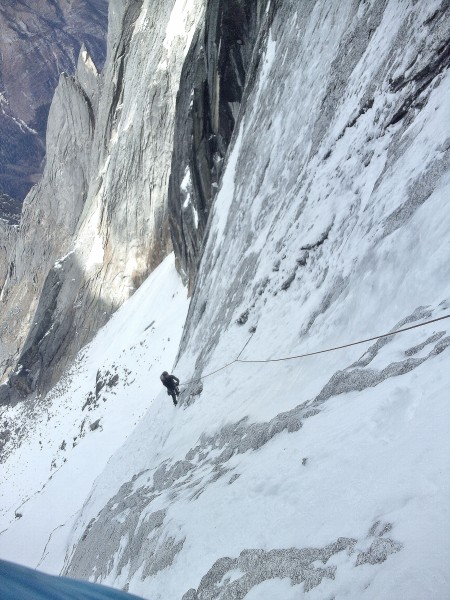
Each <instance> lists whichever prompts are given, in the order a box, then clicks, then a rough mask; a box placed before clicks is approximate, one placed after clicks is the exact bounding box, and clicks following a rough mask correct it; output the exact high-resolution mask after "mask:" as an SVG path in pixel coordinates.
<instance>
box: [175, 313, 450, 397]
mask: <svg viewBox="0 0 450 600" xmlns="http://www.w3.org/2000/svg"><path fill="white" fill-rule="evenodd" d="M449 318H450V314H448V315H444V316H443V317H437V318H436V319H430V320H429V321H424V322H423V323H416V325H410V326H409V327H402V328H401V329H396V330H394V331H390V332H389V333H382V334H381V335H375V336H374V337H370V338H366V339H364V340H358V341H357V342H351V343H349V344H343V345H342V346H334V347H333V348H325V349H324V350H316V351H315V352H307V353H305V354H296V355H295V356H283V357H280V358H267V359H261V360H250V359H247V360H246V359H241V358H240V356H241V354H242V353H243V352H244V350H245V348H246V347H247V346H248V344H249V342H250V340H251V339H252V337H253V335H254V333H255V332H253V333H252V334H251V336H250V337H249V339H248V340H247V341H246V343H245V344H244V346H243V348H242V350H241V351H240V352H239V354H238V355H237V357H236V358H235V359H234V360H232V361H231V362H229V363H227V364H226V365H224V366H223V367H220V368H219V369H216V370H215V371H211V373H207V374H206V375H202V377H199V378H198V379H192V380H191V381H186V382H183V383H180V385H189V384H191V383H197V382H198V381H202V380H203V379H206V378H207V377H211V375H215V374H216V373H218V372H219V371H223V370H224V369H226V368H228V367H230V366H231V365H233V364H234V363H237V362H240V363H270V362H281V361H285V360H294V359H297V358H306V357H307V356H315V355H316V354H325V353H326V352H334V351H335V350H341V349H342V348H350V346H357V345H359V344H365V343H366V342H373V341H374V340H379V339H381V338H385V337H389V336H391V335H395V334H396V333H402V332H404V331H410V330H411V329H418V328H419V327H424V326H425V325H430V324H431V323H437V322H438V321H443V320H444V319H449Z"/></svg>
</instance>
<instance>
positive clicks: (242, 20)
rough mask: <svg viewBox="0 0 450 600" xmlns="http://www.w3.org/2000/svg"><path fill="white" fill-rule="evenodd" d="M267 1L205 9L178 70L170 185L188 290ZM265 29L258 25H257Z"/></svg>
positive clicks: (244, 0) (239, 0) (242, 0)
mask: <svg viewBox="0 0 450 600" xmlns="http://www.w3.org/2000/svg"><path fill="white" fill-rule="evenodd" d="M269 4H270V3H268V2H267V0H262V1H261V0H258V1H257V2H251V1H248V0H233V1H232V2H224V1H221V0H215V1H211V2H209V3H208V7H207V10H206V13H205V19H204V22H203V24H202V27H201V29H199V30H198V32H197V34H196V36H195V38H194V40H193V43H192V46H191V48H190V50H189V54H188V56H187V57H186V61H185V63H184V67H183V73H182V78H181V85H180V90H179V93H178V100H177V116H176V125H175V139H174V147H173V158H172V169H171V174H170V186H169V210H170V224H171V233H172V240H173V244H174V249H175V253H176V256H177V263H178V269H179V271H180V273H181V275H182V277H183V279H184V281H186V282H188V283H189V288H190V289H192V286H193V282H194V279H195V275H196V272H197V262H198V259H199V255H200V252H201V248H202V244H203V239H204V233H205V229H206V224H207V221H208V215H209V210H210V207H211V204H212V202H213V199H214V197H215V194H216V192H217V189H218V184H219V181H220V176H221V173H222V166H223V161H224V158H225V155H226V152H227V149H228V145H229V143H230V140H231V136H232V134H233V130H234V126H235V122H236V119H237V116H238V114H239V108H240V104H241V101H242V96H243V94H244V90H245V88H246V85H247V83H248V82H249V81H251V77H250V74H251V72H254V71H255V69H256V68H257V65H258V60H259V56H260V52H261V40H262V39H263V38H264V35H262V32H267V30H268V23H269V22H270V19H271V18H272V14H273V6H274V5H272V8H271V10H270V11H269V10H267V8H268V6H269ZM263 22H264V25H263V26H262V24H263Z"/></svg>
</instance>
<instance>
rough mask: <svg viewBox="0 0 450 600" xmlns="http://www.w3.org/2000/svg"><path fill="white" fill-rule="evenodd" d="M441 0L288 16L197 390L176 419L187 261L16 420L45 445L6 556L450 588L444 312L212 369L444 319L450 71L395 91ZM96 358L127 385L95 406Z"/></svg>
mask: <svg viewBox="0 0 450 600" xmlns="http://www.w3.org/2000/svg"><path fill="white" fill-rule="evenodd" d="M293 4H296V3H293ZM439 4H440V3H438V2H430V3H428V2H426V3H415V4H414V3H412V2H396V1H395V2H394V1H391V2H385V3H384V2H372V3H370V2H363V3H360V4H359V6H358V8H357V9H356V8H355V6H354V3H352V2H350V1H343V2H339V3H338V2H336V3H330V2H325V1H323V2H316V3H315V4H313V3H310V4H308V9H306V8H305V9H304V10H303V11H299V12H298V13H297V12H296V11H295V10H294V8H293V7H292V6H291V4H290V3H284V4H283V6H284V7H285V9H284V10H283V11H282V12H281V13H280V15H279V16H278V17H277V18H276V19H275V21H274V24H273V27H272V31H271V32H270V33H268V40H267V44H268V51H267V54H266V57H262V60H261V70H260V77H259V80H258V81H257V82H256V84H255V87H254V89H253V91H252V93H251V94H250V95H249V97H248V98H247V101H246V105H245V106H244V107H243V112H242V113H241V118H240V120H239V123H238V130H237V131H236V134H235V137H234V145H233V148H232V149H231V152H230V154H229V156H228V163H227V168H226V170H225V172H224V176H223V180H222V184H221V189H220V192H219V195H218V198H217V199H216V202H215V205H214V208H213V211H212V218H211V222H210V229H209V237H208V241H207V244H206V247H205V251H204V255H203V258H202V263H201V266H200V270H199V274H198V279H197V283H196V287H195V290H194V295H193V298H192V301H191V305H190V309H189V314H188V318H187V320H186V325H185V328H184V333H183V337H182V340H181V346H180V351H179V356H178V359H177V363H176V364H175V367H174V372H175V374H176V375H178V376H179V377H180V379H181V380H182V382H191V381H192V380H193V383H189V384H188V385H186V386H183V394H182V397H181V402H180V405H179V406H178V407H177V408H176V409H175V408H174V407H173V406H172V405H171V402H170V400H169V399H168V398H167V396H166V395H165V394H164V392H163V391H160V387H159V386H160V384H159V380H158V375H159V371H160V370H161V369H162V367H163V366H164V368H167V369H169V368H170V366H171V361H172V359H173V358H174V357H175V353H176V352H177V350H178V343H179V339H180V335H181V325H182V322H183V319H184V317H185V315H186V310H187V306H186V300H185V298H184V291H183V290H182V288H181V287H180V284H179V283H178V281H177V279H176V276H175V275H174V273H173V267H172V266H171V262H170V260H169V261H168V262H166V263H165V264H164V265H163V266H162V267H161V269H159V270H158V271H157V272H156V273H155V274H154V275H153V276H152V278H151V280H149V281H147V282H146V283H145V284H144V285H143V286H142V288H141V289H139V291H138V292H137V293H136V294H135V295H134V296H133V297H132V299H131V300H130V301H129V302H128V303H127V304H126V305H125V306H124V307H123V308H122V309H121V311H120V312H119V313H118V314H117V315H115V317H114V318H113V319H112V320H111V322H110V323H109V324H108V326H107V327H106V328H105V329H104V330H103V331H102V332H100V333H99V335H98V337H97V338H96V340H94V342H93V344H92V345H91V346H90V347H89V348H88V349H87V351H86V352H85V353H84V357H80V359H79V361H78V362H77V365H75V367H74V370H73V373H72V375H71V376H70V377H68V378H67V379H66V382H63V383H62V384H61V385H60V387H59V388H57V389H56V390H55V391H54V392H53V395H52V396H51V397H50V398H47V399H46V400H45V401H41V403H37V405H36V408H35V411H36V412H35V415H36V417H35V424H34V426H33V427H32V425H31V424H30V422H29V420H28V417H27V416H26V415H25V414H24V411H25V408H24V407H21V406H18V407H16V408H14V409H10V410H8V411H5V415H4V417H3V418H7V419H8V422H9V423H11V425H10V428H11V429H14V427H15V426H16V423H17V422H20V423H23V425H22V427H23V428H24V429H26V431H22V434H23V437H24V436H26V439H27V441H26V443H25V442H24V443H23V444H22V445H21V446H19V447H18V448H17V449H15V450H11V452H12V453H11V456H10V458H9V459H8V460H7V461H6V462H5V463H4V464H3V465H2V471H3V473H2V475H3V477H5V481H6V483H4V484H3V485H2V494H3V496H2V504H4V505H5V507H6V508H7V510H5V511H4V512H3V515H2V523H3V525H2V527H1V528H0V529H2V530H4V532H3V533H2V535H0V550H1V554H2V556H4V557H5V558H8V559H12V560H18V561H20V562H25V563H27V564H29V565H32V566H37V565H38V564H39V565H40V567H42V568H44V569H47V570H49V571H51V572H59V571H60V570H61V569H62V570H63V572H64V573H65V574H69V575H71V576H76V577H82V578H86V579H91V580H92V581H97V582H101V583H105V584H109V585H113V586H115V587H119V588H125V589H127V590H129V591H130V592H133V593H136V594H139V595H142V596H143V597H145V598H149V599H150V598H151V599H152V600H160V599H161V600H162V599H164V600H181V599H183V600H231V599H235V598H240V599H241V598H245V599H246V600H273V599H274V598H282V599H283V600H291V599H293V598H300V597H305V598H308V599H309V600H331V599H332V598H333V599H335V600H344V599H352V600H360V599H364V600H380V599H391V598H392V599H397V598H401V599H404V600H423V599H425V598H426V599H427V600H442V599H443V598H446V597H448V596H449V595H450V584H449V575H448V565H449V564H450V548H449V546H450V545H449V543H448V532H449V531H450V501H449V500H450V489H449V488H450V477H449V475H450V437H449V432H448V424H449V422H450V394H449V389H450V372H449V368H448V365H449V354H450V320H446V321H441V322H439V323H435V324H432V325H428V326H425V327H423V328H420V329H415V330H412V331H408V332H405V333H402V334H397V335H395V336H392V337H389V338H383V339H382V340H379V341H377V342H373V343H368V344H366V345H364V346H356V347H352V348H346V349H343V350H340V351H338V352H334V353H330V354H326V355H319V356H313V357H309V358H307V359H303V360H301V361H286V362H277V363H262V364H258V363H256V364H255V363H248V364H240V363H235V364H233V365H232V366H230V367H229V368H227V369H224V370H222V371H220V372H218V373H216V374H215V375H212V376H210V377H206V378H205V379H203V380H202V381H201V382H200V381H198V378H200V377H202V376H204V375H206V374H208V373H210V372H212V371H214V370H216V369H218V368H220V367H221V366H223V365H224V364H226V363H229V362H230V361H233V360H234V359H235V358H236V357H237V355H238V354H239V352H240V351H241V350H242V349H243V347H244V345H245V344H246V343H247V342H248V345H247V346H246V347H245V349H244V351H243V353H242V356H241V358H242V359H243V360H245V359H268V358H276V357H280V356H289V355H293V354H300V353H306V352H311V351H315V350H320V349H322V348H326V347H330V346H335V345H340V344H345V343H348V342H353V341H356V340H359V339H363V338H367V337H371V336H374V335H377V334H381V333H384V332H387V331H389V330H391V329H396V328H398V327H401V326H402V325H409V324H415V323H420V322H423V321H426V320H428V319H432V318H436V317H439V316H443V315H445V314H448V313H449V311H450V260H449V259H450V248H449V240H450V211H449V210H448V200H447V199H448V198H449V197H450V176H449V165H450V158H449V148H450V145H449V136H448V128H446V127H445V126H443V124H444V123H448V122H450V108H449V102H448V98H449V97H450V76H449V73H448V69H447V70H445V69H444V70H442V72H441V71H439V72H437V73H435V74H434V75H433V77H432V79H431V80H430V85H428V86H425V87H424V88H423V90H422V91H421V92H420V94H419V96H420V97H419V99H418V101H417V102H416V103H415V104H414V102H415V101H414V102H413V101H412V100H411V103H410V104H408V102H409V100H408V98H409V96H408V94H410V93H412V90H413V83H414V82H413V79H411V81H409V83H408V82H407V83H405V85H404V86H403V87H402V86H401V85H400V84H398V85H399V88H398V89H394V88H395V86H394V83H393V82H394V79H395V78H396V77H397V78H398V77H400V76H404V75H405V73H406V74H411V73H412V75H411V76H413V75H414V73H416V71H420V64H421V61H422V60H424V61H425V60H431V59H430V57H429V56H428V55H427V52H432V49H431V50H430V46H428V45H427V43H428V42H429V40H430V39H431V37H430V36H428V33H427V32H428V29H427V27H429V26H430V25H426V24H427V23H433V22H435V20H436V18H437V17H436V16H434V17H433V13H434V11H435V10H436V7H437V6H438V5H439ZM305 6H306V4H305ZM286 7H287V8H286ZM432 17H433V18H432ZM439 18H440V17H439ZM430 19H431V20H430ZM422 42H423V45H422V46H420V44H421V43H422ZM418 47H420V48H421V53H418V52H417V48H418ZM312 49H313V50H312ZM343 57H344V58H343ZM412 57H415V58H416V62H414V63H412V62H411V61H412ZM415 69H416V71H415ZM337 74H339V77H340V79H339V77H338V76H337ZM402 105H404V106H407V110H406V114H405V115H404V116H403V117H402V118H400V119H398V120H396V119H395V118H394V116H395V115H396V114H397V112H398V110H399V108H400V107H401V106H402ZM393 121H394V122H393ZM173 293H174V294H175V297H174V298H173V299H172V296H171V294H173ZM155 312H156V313H157V317H156V319H155V316H154V315H153V313H155ZM163 316H164V318H165V320H164V322H163V321H162V319H163ZM153 319H155V324H154V327H155V332H154V333H153V329H152V326H151V325H150V324H151V321H152V320H153ZM146 327H149V328H148V329H146ZM167 328H169V331H168V330H167ZM255 328H256V329H255ZM168 337H170V342H169V341H168V340H167V338H168ZM153 340H154V341H153ZM166 340H167V345H166ZM140 342H142V343H143V347H142V349H141V347H140ZM152 344H154V346H153V345H152ZM161 347H162V348H165V350H162V348H161ZM152 348H154V351H153V350H152ZM163 352H164V353H165V354H163ZM113 365H115V367H113ZM147 365H150V368H147ZM98 368H100V370H101V374H102V376H103V375H105V374H106V373H105V372H106V371H107V370H109V374H107V376H106V381H107V382H108V381H110V379H109V378H110V377H111V376H113V375H114V374H115V373H116V372H117V373H118V374H119V383H118V385H117V386H116V387H114V386H113V385H111V386H109V384H108V383H107V384H105V387H103V388H102V390H100V392H99V397H98V398H96V396H95V378H96V372H97V369H98ZM125 369H127V370H129V371H131V373H128V371H127V370H125ZM139 386H141V387H139ZM89 392H91V395H89ZM114 394H115V395H114ZM86 402H91V403H90V404H86V407H85V409H84V411H83V410H82V406H83V404H84V403H86ZM89 409H91V410H89ZM47 414H48V415H49V420H48V421H47V420H46V419H47V416H46V415H47ZM85 417H86V421H85V425H84V426H83V428H82V432H83V433H84V432H86V435H85V437H81V439H80V435H81V434H80V430H81V424H82V422H83V419H84V418H85ZM99 418H100V421H99V426H98V427H97V428H96V429H94V430H93V431H91V430H90V426H91V425H94V424H95V422H96V421H97V419H99ZM17 436H18V437H19V438H20V436H21V433H20V432H19V434H17V435H13V436H12V439H13V440H14V439H17ZM74 437H77V440H75V441H76V442H77V445H76V446H75V447H74V448H72V440H73V438H74ZM63 440H65V441H66V449H65V450H63V449H58V447H59V446H60V445H62V442H63ZM100 440H102V441H100ZM40 441H41V442H42V450H40V444H39V442H40ZM11 443H12V442H11ZM112 452H114V454H113V455H112V456H111V458H109V457H110V455H111V453H112ZM66 456H67V463H64V458H65V457H66ZM41 457H42V458H41ZM108 459H109V460H108ZM53 460H55V468H54V469H53V472H54V475H53V478H52V479H51V480H49V479H48V477H49V474H51V473H52V470H50V464H51V462H52V461H53ZM43 464H44V465H45V468H44V467H43V466H42V465H43ZM57 469H59V470H57ZM94 480H95V481H94ZM41 488H42V491H38V490H41ZM68 489H69V490H70V494H68V493H67V490H68ZM27 498H30V499H29V500H28V501H26V502H25V503H24V501H25V500H26V499H27ZM14 511H16V512H17V513H21V515H22V516H21V517H20V518H19V517H18V518H16V519H14Z"/></svg>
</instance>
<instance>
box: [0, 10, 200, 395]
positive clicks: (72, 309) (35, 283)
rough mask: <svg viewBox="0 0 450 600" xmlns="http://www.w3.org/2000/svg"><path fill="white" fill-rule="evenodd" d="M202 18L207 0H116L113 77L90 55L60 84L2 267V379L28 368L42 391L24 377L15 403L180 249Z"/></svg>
mask: <svg viewBox="0 0 450 600" xmlns="http://www.w3.org/2000/svg"><path fill="white" fill-rule="evenodd" d="M203 12H204V3H203V2H202V1H200V0H199V1H195V2H189V3H183V2H165V1H164V2H163V1H161V2H159V3H157V5H155V3H150V2H148V1H145V2H142V1H140V0H130V1H129V2H125V3H124V2H121V1H118V0H117V1H111V2H110V3H109V32H108V50H107V58H106V63H105V68H104V71H103V73H102V75H101V76H100V75H98V74H97V71H96V68H95V66H94V64H93V62H92V60H91V59H90V58H89V55H88V53H87V51H86V49H85V48H82V50H81V52H80V58H79V61H78V68H77V73H76V75H75V77H69V76H67V75H63V76H62V77H61V80H60V84H59V86H58V89H57V91H56V94H55V98H54V101H53V104H52V108H51V110H50V118H49V126H48V137H47V147H48V154H47V164H46V169H45V172H44V175H43V178H42V181H41V182H40V183H39V185H38V186H36V187H35V188H34V189H33V190H32V192H31V193H30V194H29V195H28V197H27V199H26V202H25V205H24V210H23V215H22V221H21V225H20V229H19V231H18V234H17V237H18V239H17V243H16V244H15V248H14V251H13V252H12V254H11V255H10V258H9V260H8V261H6V263H5V261H3V262H4V263H5V264H3V265H2V268H3V275H2V277H3V279H5V278H6V282H5V284H4V286H3V290H2V305H1V312H2V347H1V348H0V354H1V356H0V360H1V365H2V368H1V371H2V373H6V372H10V371H11V370H13V371H15V369H16V368H15V365H16V364H19V365H20V373H24V374H25V378H26V380H27V382H31V383H30V384H29V385H28V383H27V385H26V386H25V387H23V386H22V387H20V390H19V389H18V388H17V390H16V387H17V385H16V383H17V378H14V377H13V378H12V379H10V380H9V383H7V385H6V387H5V386H4V387H3V396H4V397H5V396H6V397H8V398H9V399H10V400H13V399H14V398H16V399H17V398H19V397H22V396H23V395H24V389H25V390H27V392H33V391H38V392H39V391H43V390H44V389H48V388H49V387H50V386H51V385H52V384H53V383H54V382H55V381H57V380H58V378H59V376H60V375H61V373H62V371H63V370H64V368H65V367H66V366H67V365H68V364H69V363H70V360H71V359H72V358H73V356H74V355H75V354H76V352H77V351H78V350H79V348H80V347H81V346H82V345H83V344H84V343H86V342H87V341H88V340H90V339H91V338H92V337H93V335H94V334H95V332H96V331H97V330H98V328H99V327H100V326H101V325H103V324H104V323H105V322H106V321H107V319H108V317H109V316H110V314H111V313H112V312H113V311H114V310H115V309H117V308H118V307H119V306H120V305H121V304H122V303H123V302H124V301H125V300H126V299H127V298H128V297H129V296H130V295H131V294H132V293H133V292H134V290H135V289H136V288H137V287H139V285H140V284H141V283H142V281H143V280H144V279H145V278H146V276H147V275H148V274H149V273H150V272H151V271H152V269H153V268H154V267H155V266H157V265H158V264H159V263H160V261H161V260H162V259H163V258H164V257H165V256H166V255H167V254H168V252H169V251H170V250H171V248H172V244H171V240H170V233H169V222H168V210H167V193H168V192H167V191H168V182H169V175H170V167H171V160H172V148H173V132H174V120H175V107H176V96H177V91H178V87H179V82H180V77H181V70H182V66H183V63H184V59H185V55H186V54H187V51H188V49H189V47H190V45H191V41H192V37H193V35H194V33H195V31H196V29H197V26H198V24H199V23H200V20H201V18H202V15H203ZM36 224H38V226H39V227H38V228H36ZM72 251H73V254H71V255H70V257H69V258H64V257H65V255H66V254H67V253H69V252H72ZM59 259H60V260H59ZM12 265H14V267H12ZM56 271H57V273H56ZM61 272H62V273H63V274H62V273H61ZM8 273H12V274H13V276H9V275H8ZM56 281H57V283H56ZM55 286H56V287H55ZM36 310H37V311H38V313H37V314H39V315H46V319H45V321H46V324H47V326H48V327H47V329H46V331H43V330H41V327H40V325H39V323H38V321H37V320H36V318H34V320H33V323H34V324H36V323H38V324H37V325H32V321H31V320H32V318H33V314H34V312H35V311H36ZM44 338H45V343H44V341H43V340H44ZM45 357H47V358H48V359H47V358H45ZM50 364H51V365H52V366H51V369H48V368H44V365H46V366H49V365H50ZM16 391H17V393H16Z"/></svg>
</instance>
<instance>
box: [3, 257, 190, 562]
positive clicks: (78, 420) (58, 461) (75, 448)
mask: <svg viewBox="0 0 450 600" xmlns="http://www.w3.org/2000/svg"><path fill="white" fill-rule="evenodd" d="M61 264H62V268H64V266H63V265H64V262H62V263H61ZM187 306H188V301H187V299H186V290H185V289H184V288H183V286H182V285H181V282H180V280H179V277H178V275H177V274H176V272H175V269H174V260H173V255H171V256H169V257H168V258H167V259H166V260H165V261H164V263H163V264H162V265H161V266H160V267H158V269H157V270H156V271H155V272H154V273H153V274H152V275H151V277H149V279H148V280H147V281H146V282H145V283H144V284H143V285H142V287H141V288H140V289H139V290H138V291H137V292H136V293H135V295H134V296H133V297H132V298H131V299H130V301H129V302H127V304H126V305H124V306H123V307H122V308H121V309H120V310H119V311H118V312H117V313H116V314H115V315H114V317H113V318H112V319H111V320H110V322H109V323H108V324H107V325H106V326H105V327H104V328H103V329H102V330H101V331H100V332H99V334H98V335H97V336H96V337H95V339H94V340H93V341H92V343H91V344H89V345H88V346H87V347H86V348H84V350H83V351H82V352H81V353H80V355H79V356H78V358H77V361H76V363H75V365H74V366H73V368H72V369H71V370H70V371H69V373H68V374H67V375H66V376H65V377H64V378H63V379H62V381H61V382H60V383H59V384H58V385H57V386H56V387H55V388H54V389H53V390H52V391H51V392H50V394H48V396H47V397H46V398H43V399H38V400H36V402H35V403H34V405H33V406H30V405H28V404H26V403H21V404H18V405H17V406H16V407H14V408H8V409H3V413H2V423H3V425H4V427H5V429H10V430H11V440H10V442H9V444H7V445H6V453H5V454H8V453H9V456H8V458H7V459H6V460H5V461H4V462H3V464H1V465H0V468H1V477H0V479H1V481H2V485H1V488H0V494H1V496H0V503H1V507H2V511H1V517H0V518H1V521H0V523H1V524H0V531H2V534H1V535H0V552H1V556H2V557H5V558H6V557H7V558H8V560H12V561H16V562H19V563H24V564H27V565H30V566H33V567H36V566H40V567H42V568H43V569H46V570H48V571H51V572H53V573H59V571H60V570H61V568H62V565H63V562H64V555H65V552H66V544H67V537H68V533H69V532H70V528H71V525H72V524H73V523H74V522H75V520H76V518H77V515H78V512H79V510H80V508H81V507H82V505H83V503H84V502H85V500H86V498H87V497H88V495H89V493H90V490H91V488H92V485H93V482H94V480H95V478H96V477H97V476H98V475H99V474H100V473H101V472H102V470H103V469H104V467H105V465H106V464H107V462H108V460H109V458H110V456H111V454H112V453H113V452H114V451H115V450H116V449H117V448H119V447H120V446H121V445H122V444H123V443H124V441H125V440H126V439H127V437H128V436H129V435H130V432H131V431H133V429H134V428H135V426H136V424H137V423H138V422H139V421H140V419H141V418H142V416H143V415H144V414H145V413H146V411H147V410H148V407H149V406H150V405H151V404H152V403H153V402H155V401H157V402H158V403H160V404H161V405H163V406H167V407H168V409H169V410H171V409H172V408H173V407H172V400H171V399H170V398H168V397H167V396H166V395H165V394H161V395H160V392H161V388H162V386H161V382H160V381H159V375H160V373H161V371H163V370H164V369H170V368H171V367H172V364H173V361H174V358H175V352H176V348H177V346H178V343H179V339H180V336H181V332H182V328H183V324H184V320H185V318H186V311H187ZM102 382H103V383H104V385H103V387H101V384H102ZM96 389H97V391H96ZM155 399H157V400H155ZM14 430H16V432H15V433H14Z"/></svg>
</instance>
